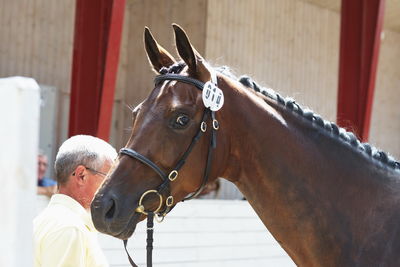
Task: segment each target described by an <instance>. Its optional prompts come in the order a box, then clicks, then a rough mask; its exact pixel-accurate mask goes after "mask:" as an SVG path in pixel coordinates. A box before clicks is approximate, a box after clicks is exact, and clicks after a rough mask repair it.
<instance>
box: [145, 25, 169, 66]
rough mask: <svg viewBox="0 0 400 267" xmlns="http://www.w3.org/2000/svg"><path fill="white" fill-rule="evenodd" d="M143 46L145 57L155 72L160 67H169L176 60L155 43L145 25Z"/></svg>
mask: <svg viewBox="0 0 400 267" xmlns="http://www.w3.org/2000/svg"><path fill="white" fill-rule="evenodd" d="M144 47H145V49H146V53H147V58H148V59H149V61H150V63H151V64H152V66H153V69H154V71H156V72H157V73H159V72H160V69H161V68H162V67H169V66H171V65H173V64H174V63H175V62H176V61H175V59H174V57H173V56H171V54H170V53H168V52H167V50H165V49H164V48H163V47H162V46H160V45H159V44H158V43H157V41H156V40H155V39H154V37H153V35H152V34H151V32H150V30H149V28H147V27H145V28H144Z"/></svg>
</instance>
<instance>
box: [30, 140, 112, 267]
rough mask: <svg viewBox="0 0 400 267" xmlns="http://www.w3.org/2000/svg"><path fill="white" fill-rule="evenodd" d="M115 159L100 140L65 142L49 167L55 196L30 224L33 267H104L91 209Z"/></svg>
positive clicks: (104, 260)
mask: <svg viewBox="0 0 400 267" xmlns="http://www.w3.org/2000/svg"><path fill="white" fill-rule="evenodd" d="M116 156H117V153H116V151H115V149H114V148H113V147H112V146H110V145H109V144H108V143H106V142H104V141H103V140H101V139H99V138H96V137H92V136H87V135H77V136H74V137H71V138H70V139H68V140H67V141H65V142H64V143H63V144H62V145H61V147H60V149H59V151H58V153H57V156H56V161H55V164H54V167H55V173H56V178H57V183H58V188H59V191H58V194H55V195H53V196H52V197H51V199H50V203H49V205H48V206H47V208H46V209H45V210H44V211H43V212H42V213H41V214H39V215H38V216H37V217H36V218H35V219H34V230H33V231H34V245H35V266H36V267H38V266H41V267H62V266H65V267H66V266H71V267H81V266H90V267H97V266H108V264H107V261H106V259H105V257H104V255H103V253H102V251H101V249H100V246H99V244H98V242H97V235H96V234H97V232H96V230H95V228H94V226H93V223H92V219H91V217H90V212H89V208H90V204H91V202H92V199H93V197H94V194H95V192H96V191H97V189H98V187H99V186H100V184H101V183H102V182H103V180H104V177H105V176H106V173H107V172H108V170H109V169H110V167H111V164H112V162H113V160H114V159H115V158H116Z"/></svg>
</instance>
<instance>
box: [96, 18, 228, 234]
mask: <svg viewBox="0 0 400 267" xmlns="http://www.w3.org/2000/svg"><path fill="white" fill-rule="evenodd" d="M173 28H174V32H175V40H176V48H177V51H178V53H179V55H180V57H181V59H182V60H183V62H177V61H176V60H175V59H174V58H173V57H172V56H171V55H170V54H169V53H168V52H167V51H166V50H165V49H164V48H163V47H161V46H160V45H159V44H158V43H157V42H156V41H155V39H154V38H153V36H152V34H151V32H150V30H149V29H148V28H146V29H145V32H144V43H145V49H146V52H147V56H148V59H149V62H150V63H151V65H152V67H153V69H154V71H155V72H156V73H158V74H159V76H157V77H156V80H155V87H154V89H153V90H152V91H151V93H150V94H149V96H148V97H147V98H146V99H145V100H144V101H143V102H142V103H141V104H139V105H138V106H137V107H136V108H135V109H134V110H133V114H132V115H133V122H132V132H131V136H130V138H129V140H128V142H127V144H126V146H125V148H123V149H121V151H120V155H119V158H118V159H117V161H116V163H115V164H114V166H113V170H112V171H111V172H110V174H109V176H108V177H107V179H106V180H105V182H104V184H103V185H102V186H101V188H100V189H99V191H98V192H97V194H96V196H95V198H94V200H93V202H92V206H91V212H92V218H93V222H94V225H95V227H96V228H97V229H98V230H99V231H100V232H103V233H106V234H109V235H112V236H115V237H117V238H120V239H127V238H128V237H130V236H131V235H132V233H133V232H134V230H135V227H136V224H137V223H138V222H139V221H141V220H143V219H145V218H146V215H147V214H148V212H154V213H155V214H156V215H157V214H158V215H159V216H160V217H163V216H165V215H166V213H168V211H169V210H170V209H171V208H172V207H173V206H174V205H175V204H176V203H177V202H179V201H181V200H183V199H184V198H185V197H187V196H190V197H194V196H195V195H196V194H198V193H199V192H200V191H201V189H202V187H203V186H204V185H205V184H206V183H207V182H209V181H213V180H215V179H216V177H217V176H218V175H219V174H220V173H218V170H221V166H223V165H222V164H223V162H222V161H223V159H224V157H223V154H224V153H225V152H224V147H225V146H224V138H223V137H222V136H223V130H221V129H218V127H219V124H218V121H217V119H218V117H219V116H220V115H216V114H215V113H214V112H213V111H211V110H210V109H208V108H206V107H205V105H204V103H203V96H202V90H199V89H201V86H203V85H202V84H203V83H206V82H208V81H210V80H211V79H212V76H213V75H214V71H213V70H212V69H211V68H210V67H209V66H208V65H207V63H206V61H205V60H204V59H203V57H202V56H201V55H200V54H199V53H198V52H197V51H196V50H195V49H194V48H193V46H192V45H191V43H190V40H189V38H188V37H187V35H186V33H185V32H184V31H183V30H182V29H181V28H180V27H179V26H178V25H175V24H174V25H173ZM214 79H215V78H214ZM220 123H221V122H220ZM217 130H218V142H219V143H218V150H216V149H215V140H216V134H217V133H216V132H217ZM210 150H215V151H214V155H212V156H211V155H210ZM210 157H211V158H212V159H211V158H210ZM211 161H212V162H213V164H210V162H211ZM211 165H212V166H211ZM216 166H219V168H218V170H217V168H216Z"/></svg>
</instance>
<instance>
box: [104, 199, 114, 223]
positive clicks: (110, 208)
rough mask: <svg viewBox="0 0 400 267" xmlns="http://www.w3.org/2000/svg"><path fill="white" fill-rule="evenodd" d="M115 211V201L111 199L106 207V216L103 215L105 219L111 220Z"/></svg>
mask: <svg viewBox="0 0 400 267" xmlns="http://www.w3.org/2000/svg"><path fill="white" fill-rule="evenodd" d="M115 210H116V204H115V200H114V199H112V198H111V199H110V200H109V204H108V207H107V212H106V215H105V216H106V219H108V220H111V219H112V218H114V214H115Z"/></svg>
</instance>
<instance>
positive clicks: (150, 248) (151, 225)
mask: <svg viewBox="0 0 400 267" xmlns="http://www.w3.org/2000/svg"><path fill="white" fill-rule="evenodd" d="M153 233H154V213H153V212H149V213H148V214H147V239H146V241H147V246H146V251H147V257H146V260H147V267H152V266H153ZM123 242H124V248H125V252H126V255H128V260H129V263H130V264H131V265H132V267H138V266H137V265H136V263H135V262H134V261H133V260H132V258H131V255H129V252H128V249H127V245H128V239H125V240H124V241H123Z"/></svg>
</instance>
